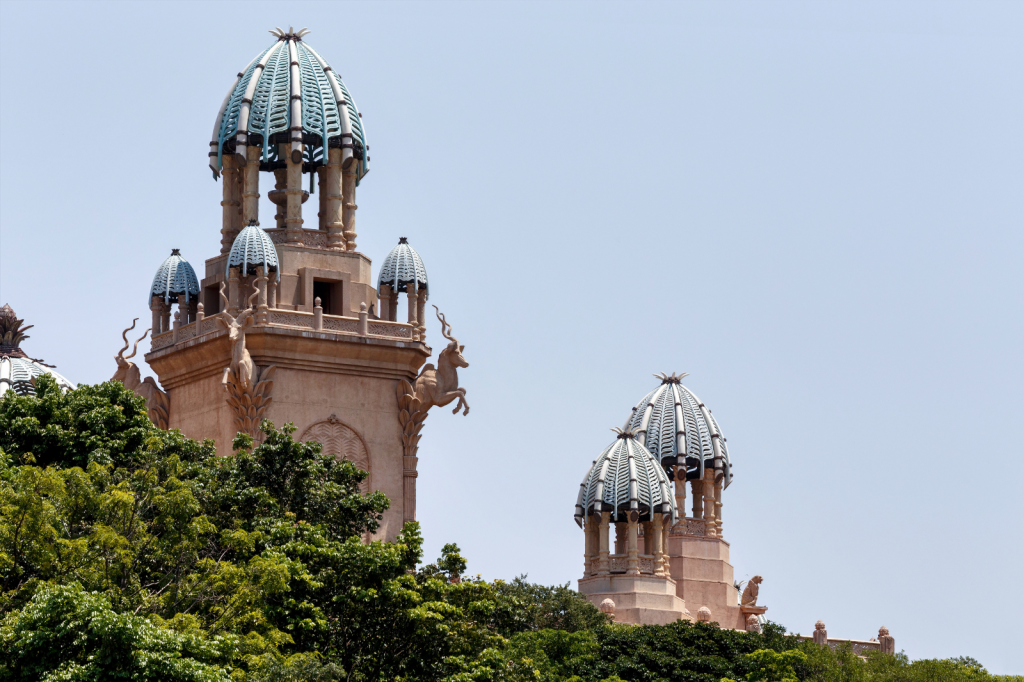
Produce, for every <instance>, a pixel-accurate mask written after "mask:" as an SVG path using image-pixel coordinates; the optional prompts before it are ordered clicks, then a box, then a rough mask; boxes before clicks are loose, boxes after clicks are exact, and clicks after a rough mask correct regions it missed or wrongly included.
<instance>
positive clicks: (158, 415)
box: [110, 317, 170, 429]
mask: <svg viewBox="0 0 1024 682" xmlns="http://www.w3.org/2000/svg"><path fill="white" fill-rule="evenodd" d="M138 321H139V318H137V317H136V318H135V319H134V320H132V326H130V327H128V328H127V329H125V330H124V331H123V332H121V338H122V339H124V348H122V349H121V350H119V351H118V352H117V355H116V356H115V357H114V360H115V361H116V362H117V371H116V372H114V376H112V377H111V378H110V379H111V381H120V382H121V383H122V384H124V387H125V388H127V389H128V390H129V391H132V392H133V393H134V394H135V395H137V396H141V397H142V398H144V399H145V401H146V410H147V414H148V416H149V419H150V421H152V422H153V423H154V424H156V425H157V426H158V427H160V428H161V429H166V428H167V418H168V411H169V408H170V400H169V399H168V397H167V394H166V393H164V392H163V391H161V390H160V387H159V386H158V385H157V383H156V381H154V380H153V377H146V378H145V379H143V378H142V373H141V372H140V371H139V366H138V365H136V364H135V363H134V362H128V361H129V360H130V359H131V358H134V357H135V354H136V353H137V352H138V350H139V342H141V341H142V340H143V339H144V338H146V335H147V334H149V332H150V330H149V329H147V330H146V331H145V332H144V333H143V334H142V336H140V337H139V339H138V340H137V341H136V342H135V345H134V346H132V352H131V354H130V355H125V354H124V352H125V351H126V350H128V345H129V342H128V332H130V331H131V330H133V329H135V323H136V322H138Z"/></svg>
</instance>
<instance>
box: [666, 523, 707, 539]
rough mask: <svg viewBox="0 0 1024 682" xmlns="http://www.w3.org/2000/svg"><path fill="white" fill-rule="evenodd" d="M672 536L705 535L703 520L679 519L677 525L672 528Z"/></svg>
mask: <svg viewBox="0 0 1024 682" xmlns="http://www.w3.org/2000/svg"><path fill="white" fill-rule="evenodd" d="M672 535H697V536H701V537H703V535H704V520H703V519H679V521H678V523H676V525H674V526H672Z"/></svg>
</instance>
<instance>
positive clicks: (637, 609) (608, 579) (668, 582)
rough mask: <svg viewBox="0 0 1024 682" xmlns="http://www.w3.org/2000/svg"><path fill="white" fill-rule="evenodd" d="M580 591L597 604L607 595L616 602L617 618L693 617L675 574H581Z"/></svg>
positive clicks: (658, 621) (663, 621)
mask: <svg viewBox="0 0 1024 682" xmlns="http://www.w3.org/2000/svg"><path fill="white" fill-rule="evenodd" d="M579 591H580V592H581V593H583V594H584V595H585V596H586V597H587V599H589V600H590V601H591V603H593V604H594V606H597V607H598V608H600V607H601V603H602V602H603V601H604V600H605V599H611V600H612V601H613V602H615V611H614V615H615V622H616V623H629V624H631V625H641V624H642V625H667V624H668V623H674V622H675V621H677V620H680V619H683V620H692V618H690V617H689V616H687V615H686V602H684V601H683V600H682V599H680V598H679V596H678V595H677V594H676V591H677V586H676V583H675V581H674V580H672V579H671V578H658V577H655V576H630V575H607V576H600V575H599V576H591V577H588V578H581V579H580V581H579Z"/></svg>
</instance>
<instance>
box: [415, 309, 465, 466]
mask: <svg viewBox="0 0 1024 682" xmlns="http://www.w3.org/2000/svg"><path fill="white" fill-rule="evenodd" d="M434 310H437V319H439V320H440V321H441V333H442V334H444V337H445V338H446V339H448V341H449V343H448V346H447V347H446V348H445V349H444V350H443V351H441V354H440V355H439V356H438V358H437V365H438V366H437V368H435V367H434V365H433V364H431V363H427V364H426V365H424V366H423V369H422V370H421V371H420V374H419V376H418V377H416V380H415V382H413V383H411V384H410V383H409V382H408V381H406V380H405V379H400V380H399V382H398V407H399V410H400V412H399V414H398V420H399V422H400V423H401V425H402V445H403V449H404V450H405V456H406V457H414V456H415V455H416V451H417V449H418V447H419V442H420V430H421V429H422V428H423V421H424V420H425V419H426V418H427V412H428V410H430V408H431V407H434V406H435V405H437V406H444V405H447V404H449V403H451V402H452V401H454V400H456V399H457V400H458V401H459V402H458V403H456V405H455V409H454V410H452V414H456V413H457V412H458V411H459V408H462V407H464V408H465V409H464V411H463V413H462V414H463V415H467V414H469V403H467V402H466V389H464V388H459V376H458V368H459V367H469V363H468V362H466V358H464V357H463V356H462V349H463V348H465V346H461V345H459V341H458V339H456V338H455V337H453V336H452V335H451V329H452V326H451V325H450V324H448V322H447V321H445V319H444V315H443V314H442V313H441V311H440V310H438V309H437V306H434Z"/></svg>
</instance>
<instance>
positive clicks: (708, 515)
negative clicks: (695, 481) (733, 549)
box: [704, 469, 718, 538]
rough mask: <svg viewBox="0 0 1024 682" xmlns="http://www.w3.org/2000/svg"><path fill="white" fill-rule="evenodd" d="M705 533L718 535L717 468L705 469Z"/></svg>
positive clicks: (710, 535) (709, 535)
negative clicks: (716, 508)
mask: <svg viewBox="0 0 1024 682" xmlns="http://www.w3.org/2000/svg"><path fill="white" fill-rule="evenodd" d="M704 535H705V536H707V537H711V538H715V537H718V525H717V524H716V523H715V470H714V469H705V470H704Z"/></svg>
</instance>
